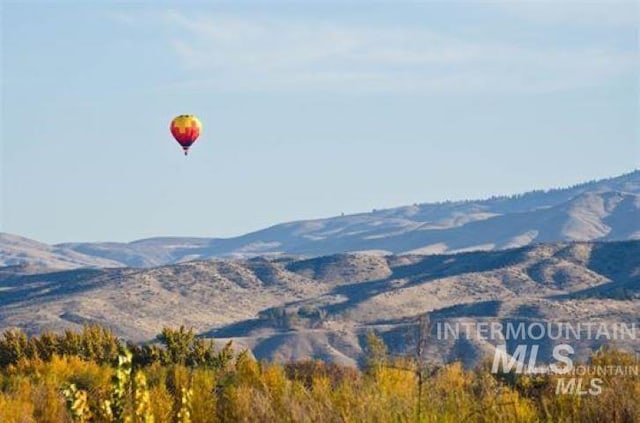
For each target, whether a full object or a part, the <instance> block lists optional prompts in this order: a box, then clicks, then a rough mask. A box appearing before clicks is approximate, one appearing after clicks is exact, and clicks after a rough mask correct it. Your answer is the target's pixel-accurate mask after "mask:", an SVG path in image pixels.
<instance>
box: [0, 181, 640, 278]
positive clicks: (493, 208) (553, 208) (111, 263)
mask: <svg viewBox="0 0 640 423" xmlns="http://www.w3.org/2000/svg"><path fill="white" fill-rule="evenodd" d="M632 239H640V170H635V171H633V172H631V173H627V174H625V175H622V176H618V177H615V178H609V179H604V180H598V181H591V182H586V183H583V184H579V185H576V186H573V187H570V188H563V189H551V190H538V191H532V192H528V193H524V194H519V195H513V196H499V197H492V198H489V199H484V200H469V201H454V202H442V203H429V204H414V205H411V206H404V207H398V208H392V209H385V210H374V211H372V212H370V213H361V214H354V215H346V216H337V217H330V218H324V219H315V220H304V221H297V222H290V223H283V224H279V225H275V226H272V227H269V228H266V229H263V230H259V231H256V232H252V233H248V234H245V235H242V236H238V237H234V238H226V239H221V238H188V237H163V238H150V239H143V240H138V241H133V242H129V243H117V242H94V243H82V242H78V243H65V244H57V245H47V244H43V243H39V242H36V241H33V240H30V239H26V238H22V237H19V236H16V235H10V234H0V265H4V266H9V265H16V264H22V265H26V264H28V265H32V266H36V267H44V268H57V269H71V268H84V267H94V268H104V267H139V268H144V267H153V266H160V265H166V264H172V263H180V262H186V261H190V260H202V259H209V258H216V257H228V258H248V257H255V256H286V255H296V256H307V257H313V256H323V255H330V254H336V253H345V252H364V253H368V254H444V253H457V252H465V251H476V250H485V251H488V250H500V249H508V248H515V247H521V246H525V245H530V244H535V243H549V242H563V241H621V240H632Z"/></svg>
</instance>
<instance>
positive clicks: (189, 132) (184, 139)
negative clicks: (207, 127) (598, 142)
mask: <svg viewBox="0 0 640 423" xmlns="http://www.w3.org/2000/svg"><path fill="white" fill-rule="evenodd" d="M170 128H171V134H172V135H173V138H175V139H176V141H178V144H180V146H181V147H182V150H184V155H185V156H186V155H187V152H188V151H189V147H191V145H192V144H193V143H194V142H196V140H197V139H198V137H199V136H200V132H201V130H202V124H201V123H200V120H199V119H198V118H197V117H195V116H194V115H180V116H177V117H175V118H174V119H173V120H172V121H171V127H170Z"/></svg>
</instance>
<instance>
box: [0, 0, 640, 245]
mask: <svg viewBox="0 0 640 423" xmlns="http://www.w3.org/2000/svg"><path fill="white" fill-rule="evenodd" d="M639 19H640V18H639V10H638V4H637V2H611V1H607V2H605V1H601V2H590V3H586V2H584V3H583V2H576V1H573V2H568V1H567V2H563V1H554V2H551V1H549V2H541V1H536V2H531V3H524V2H515V1H513V2H494V3H481V2H477V1H468V2H391V1H389V2H377V3H371V2H368V3H365V2H359V1H350V2H347V1H343V2H320V1H299V2H294V1H287V2H266V1H265V2H257V1H254V2H246V1H236V2H194V3H187V2H179V3H177V2H176V3H171V2H153V3H151V2H136V3H126V2H91V3H90V2H71V1H64V2H63V1H60V2H55V1H53V2H51V1H50V2H35V1H30V2H3V10H2V188H3V192H2V200H3V201H2V215H1V218H0V222H1V223H2V226H1V230H2V231H5V232H12V233H17V234H21V235H24V236H28V237H32V238H36V239H39V240H42V241H45V242H63V241H72V240H73V241H96V240H102V241H105V240H115V241H128V240H134V239H138V238H143V237H150V236H161V235H180V236H187V235H188V236H216V237H226V236H233V235H239V234H242V233H245V232H248V231H251V230H255V229H260V228H263V227H266V226H269V225H272V224H276V223H280V222H284V221H289V220H297V219H307V218H316V217H326V216H333V215H337V214H339V213H341V212H345V213H353V212H361V211H369V210H371V209H373V208H378V209H379V208H385V207H393V206H400V205H404V204H411V203H415V202H429V201H438V200H446V199H463V198H479V197H484V196H487V195H492V194H503V193H515V192H522V191H527V190H530V189H534V188H548V187H558V186H564V185H570V184H574V183H577V182H581V181H583V180H587V179H593V178H600V177H607V176H613V175H617V174H621V173H624V172H628V171H631V170H633V169H634V168H637V167H638V163H639V161H640V136H639V135H640V134H639V128H638V122H639V117H640V114H639V105H638V99H639V96H638V94H639V87H638V85H639V80H638V71H639V70H640V69H639V68H640V67H639V57H638V23H639ZM183 113H194V114H196V115H198V116H199V117H200V119H201V121H202V122H203V126H204V128H203V134H202V136H201V139H200V140H199V141H198V142H197V143H196V145H195V146H194V147H193V148H192V150H191V153H190V155H189V157H188V158H185V157H184V156H183V155H182V153H181V150H180V148H179V146H178V145H177V144H176V143H175V142H174V141H173V140H172V138H171V136H170V134H169V132H168V124H169V121H170V120H171V118H172V117H173V116H174V115H177V114H183Z"/></svg>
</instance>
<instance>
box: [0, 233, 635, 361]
mask: <svg viewBox="0 0 640 423" xmlns="http://www.w3.org/2000/svg"><path fill="white" fill-rule="evenodd" d="M424 313H429V314H430V316H431V319H432V321H434V322H435V321H438V320H440V321H447V322H466V323H468V324H469V323H471V324H475V325H477V324H479V323H480V322H503V323H504V322H529V323H531V322H573V324H576V323H577V322H600V323H603V324H607V325H615V324H620V323H625V324H629V325H631V324H635V325H638V323H640V241H621V242H603V243H594V242H574V243H554V244H536V245H532V246H525V247H520V248H515V249H508V250H501V251H474V252H466V253H458V254H446V255H440V254H434V255H413V254H412V255H387V256H380V255H367V254H338V255H331V256H323V257H315V258H307V259H301V258H292V257H286V258H263V257H256V258H249V259H215V260H205V261H190V262H187V263H179V264H171V265H165V266H160V267H155V268H150V269H137V268H115V269H111V268H104V269H72V270H63V271H54V272H47V273H36V274H34V273H32V269H31V268H28V267H26V268H25V267H24V266H13V267H5V268H2V269H0V330H2V329H8V328H15V327H18V328H21V329H23V330H25V331H27V332H28V333H40V332H42V331H43V330H45V329H49V330H55V331H60V330H63V329H67V328H75V329H78V328H80V327H81V326H82V325H83V324H92V323H97V324H101V325H104V326H108V327H111V328H113V330H115V331H116V333H118V334H119V335H121V336H123V337H124V338H126V339H129V340H133V341H137V342H147V341H153V339H154V336H155V335H157V334H158V333H159V332H160V331H161V329H162V328H163V327H164V326H170V327H177V326H179V325H185V326H187V327H193V328H194V329H195V330H196V331H197V332H198V333H199V334H200V336H203V337H207V338H214V339H217V340H220V341H226V340H228V339H232V340H234V342H235V344H236V345H240V346H243V347H246V348H250V349H251V351H253V353H254V354H255V355H256V356H257V357H259V358H265V359H274V360H296V359H303V358H319V359H325V360H332V361H338V362H341V363H345V364H352V365H353V364H357V363H358V362H359V360H361V358H362V351H363V344H364V338H365V337H366V334H367V333H368V331H370V330H374V331H376V332H378V333H379V334H381V335H382V336H383V337H384V338H385V339H386V341H387V344H388V345H389V346H390V347H391V350H392V353H403V352H405V351H406V350H407V349H408V346H407V345H408V344H407V342H406V334H407V331H408V330H410V329H411V328H412V327H413V325H414V322H415V319H416V318H417V317H418V316H420V315H422V314H424ZM554 342H561V341H552V340H550V339H545V340H544V342H543V346H542V348H541V349H542V350H545V351H549V350H550V348H551V347H552V346H553V344H554ZM603 342H604V341H603V340H594V339H586V340H583V341H580V342H579V344H575V343H574V344H573V345H574V347H575V348H576V349H577V350H578V352H580V351H587V350H588V349H590V348H597V347H598V346H600V345H602V343H603ZM617 346H618V347H623V348H628V349H631V350H634V351H637V352H640V339H627V340H622V341H621V342H620V343H619V344H617ZM494 348H495V342H493V343H492V342H490V341H489V340H487V339H483V338H474V339H449V340H437V341H434V342H432V343H430V344H429V352H428V353H429V356H430V357H432V358H433V359H434V360H441V361H449V360H451V359H460V360H463V361H465V362H466V363H469V364H474V363H477V361H478V360H481V359H482V358H483V357H484V356H486V355H487V354H491V352H492V350H493V349H494ZM585 354H586V353H585Z"/></svg>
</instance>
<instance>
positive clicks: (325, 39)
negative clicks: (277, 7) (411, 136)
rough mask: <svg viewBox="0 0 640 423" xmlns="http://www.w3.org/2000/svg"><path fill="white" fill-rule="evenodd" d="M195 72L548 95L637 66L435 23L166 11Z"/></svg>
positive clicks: (300, 83)
mask: <svg viewBox="0 0 640 423" xmlns="http://www.w3.org/2000/svg"><path fill="white" fill-rule="evenodd" d="M164 18H165V19H166V22H167V23H169V24H170V25H171V27H173V28H175V29H177V31H176V33H177V34H179V35H175V36H174V39H173V41H172V47H173V48H174V51H175V53H176V54H177V55H178V56H179V57H180V63H182V64H184V66H185V67H186V68H187V69H188V70H189V71H190V73H191V74H192V75H193V78H192V79H191V80H190V81H187V82H186V84H187V85H200V86H204V87H209V88H212V89H218V90H240V91H246V90H248V91H252V90H258V91H262V90H325V91H326V90H340V91H345V90H346V91H356V92H425V91H426V92H434V91H443V92H451V91H454V92H455V91H459V92H469V91H491V92H496V91H498V92H500V91H505V92H513V91H517V92H541V91H542V92H544V91H556V90H563V89H571V88H576V87H583V86H591V85H597V84H601V83H603V82H606V81H609V80H611V79H612V78H616V77H618V76H620V75H624V74H627V73H629V72H633V71H637V70H638V56H637V52H635V51H623V50H619V49H618V50H616V49H613V48H608V47H606V46H590V47H581V48H576V47H573V48H549V47H548V46H546V47H543V46H540V47H524V46H520V45H517V44H513V43H509V42H508V41H504V42H500V43H497V42H489V41H482V42H481V41H475V40H466V39H461V38H455V37H452V36H449V35H445V34H441V33H437V32H433V31H430V30H426V29H407V28H388V27H385V28H373V27H363V26H360V27H354V26H346V25H339V24H330V23H320V22H307V21H305V22H296V21H290V20H257V19H239V18H237V17H232V16H231V17H230V16H222V15H220V16H206V17H202V16H200V15H195V14H194V15H193V16H191V15H184V14H181V13H179V12H176V11H172V12H169V13H167V14H166V15H165V17H164Z"/></svg>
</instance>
